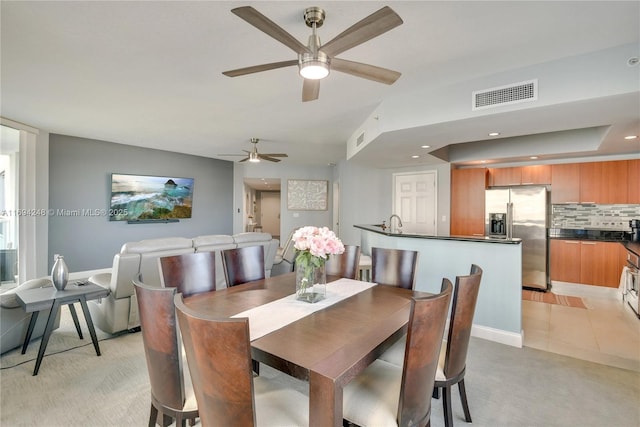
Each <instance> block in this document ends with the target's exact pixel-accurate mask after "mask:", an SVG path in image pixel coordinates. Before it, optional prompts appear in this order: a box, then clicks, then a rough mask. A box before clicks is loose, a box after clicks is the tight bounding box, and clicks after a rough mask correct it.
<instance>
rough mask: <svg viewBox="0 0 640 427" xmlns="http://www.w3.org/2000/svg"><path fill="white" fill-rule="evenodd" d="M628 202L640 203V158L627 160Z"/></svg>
mask: <svg viewBox="0 0 640 427" xmlns="http://www.w3.org/2000/svg"><path fill="white" fill-rule="evenodd" d="M627 182H628V184H627V198H628V200H627V203H632V204H640V159H637V160H627Z"/></svg>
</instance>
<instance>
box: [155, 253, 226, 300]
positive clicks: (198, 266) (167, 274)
mask: <svg viewBox="0 0 640 427" xmlns="http://www.w3.org/2000/svg"><path fill="white" fill-rule="evenodd" d="M158 261H159V263H160V270H161V273H162V277H161V279H162V285H163V286H164V287H167V288H177V289H178V293H181V294H182V295H183V296H184V297H188V296H191V295H195V294H199V293H202V292H210V291H215V290H216V254H215V252H195V253H192V254H183V255H174V256H167V257H161V258H159V259H158Z"/></svg>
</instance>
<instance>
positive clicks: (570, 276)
mask: <svg viewBox="0 0 640 427" xmlns="http://www.w3.org/2000/svg"><path fill="white" fill-rule="evenodd" d="M549 268H550V271H549V275H550V277H551V280H556V281H559V282H570V283H580V241H579V240H560V239H551V241H550V242H549Z"/></svg>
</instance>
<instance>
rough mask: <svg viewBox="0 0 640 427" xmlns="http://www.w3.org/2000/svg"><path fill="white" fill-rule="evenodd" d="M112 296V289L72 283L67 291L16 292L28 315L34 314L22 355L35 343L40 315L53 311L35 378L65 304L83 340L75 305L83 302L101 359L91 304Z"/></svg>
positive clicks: (40, 350)
mask: <svg viewBox="0 0 640 427" xmlns="http://www.w3.org/2000/svg"><path fill="white" fill-rule="evenodd" d="M108 295H109V289H105V288H103V287H102V286H98V285H96V284H93V283H87V284H86V285H79V284H75V283H74V284H69V285H67V287H66V288H65V289H64V290H63V291H59V290H57V289H56V288H55V287H46V288H35V289H25V290H22V291H17V292H16V299H17V301H18V303H19V304H20V305H21V306H22V308H23V309H24V311H25V312H27V313H31V320H30V321H29V328H28V329H27V335H26V336H25V339H24V343H23V344H22V354H24V353H25V352H26V351H27V347H28V345H29V341H30V340H31V334H32V333H33V329H34V327H35V325H36V321H37V320H38V315H39V314H40V311H42V310H48V309H49V308H51V312H50V313H49V318H48V319H47V324H46V326H45V328H44V334H43V335H42V341H41V342H40V349H39V350H38V358H37V359H36V366H35V369H34V370H33V375H34V376H35V375H38V371H39V370H40V364H41V363H42V358H43V357H44V352H45V350H46V349H47V344H48V343H49V337H50V336H51V332H53V324H54V323H55V318H56V316H57V314H58V311H59V310H60V307H61V306H63V305H68V306H69V311H70V312H71V317H73V323H74V324H75V326H76V331H78V336H79V337H80V339H82V338H83V336H82V330H81V329H80V322H79V321H78V315H77V314H76V309H75V307H74V306H73V304H75V303H76V302H79V303H80V306H81V307H82V312H83V313H84V318H85V320H86V322H87V327H88V328H89V334H90V335H91V340H92V341H93V347H94V348H95V349H96V354H97V355H98V356H100V347H99V346H98V337H97V336H96V330H95V328H94V327H93V321H92V320H91V313H90V312H89V307H87V301H89V300H93V299H98V298H104V297H106V296H108Z"/></svg>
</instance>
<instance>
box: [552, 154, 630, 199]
mask: <svg viewBox="0 0 640 427" xmlns="http://www.w3.org/2000/svg"><path fill="white" fill-rule="evenodd" d="M629 170H630V166H629V161H627V160H619V161H613V162H590V163H569V164H562V165H552V166H551V203H597V204H614V203H638V202H637V201H636V202H631V201H629V200H630V198H629V192H630V191H631V190H630V189H631V187H633V185H629V183H630V182H632V181H629ZM627 188H629V190H628V189H627Z"/></svg>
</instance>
